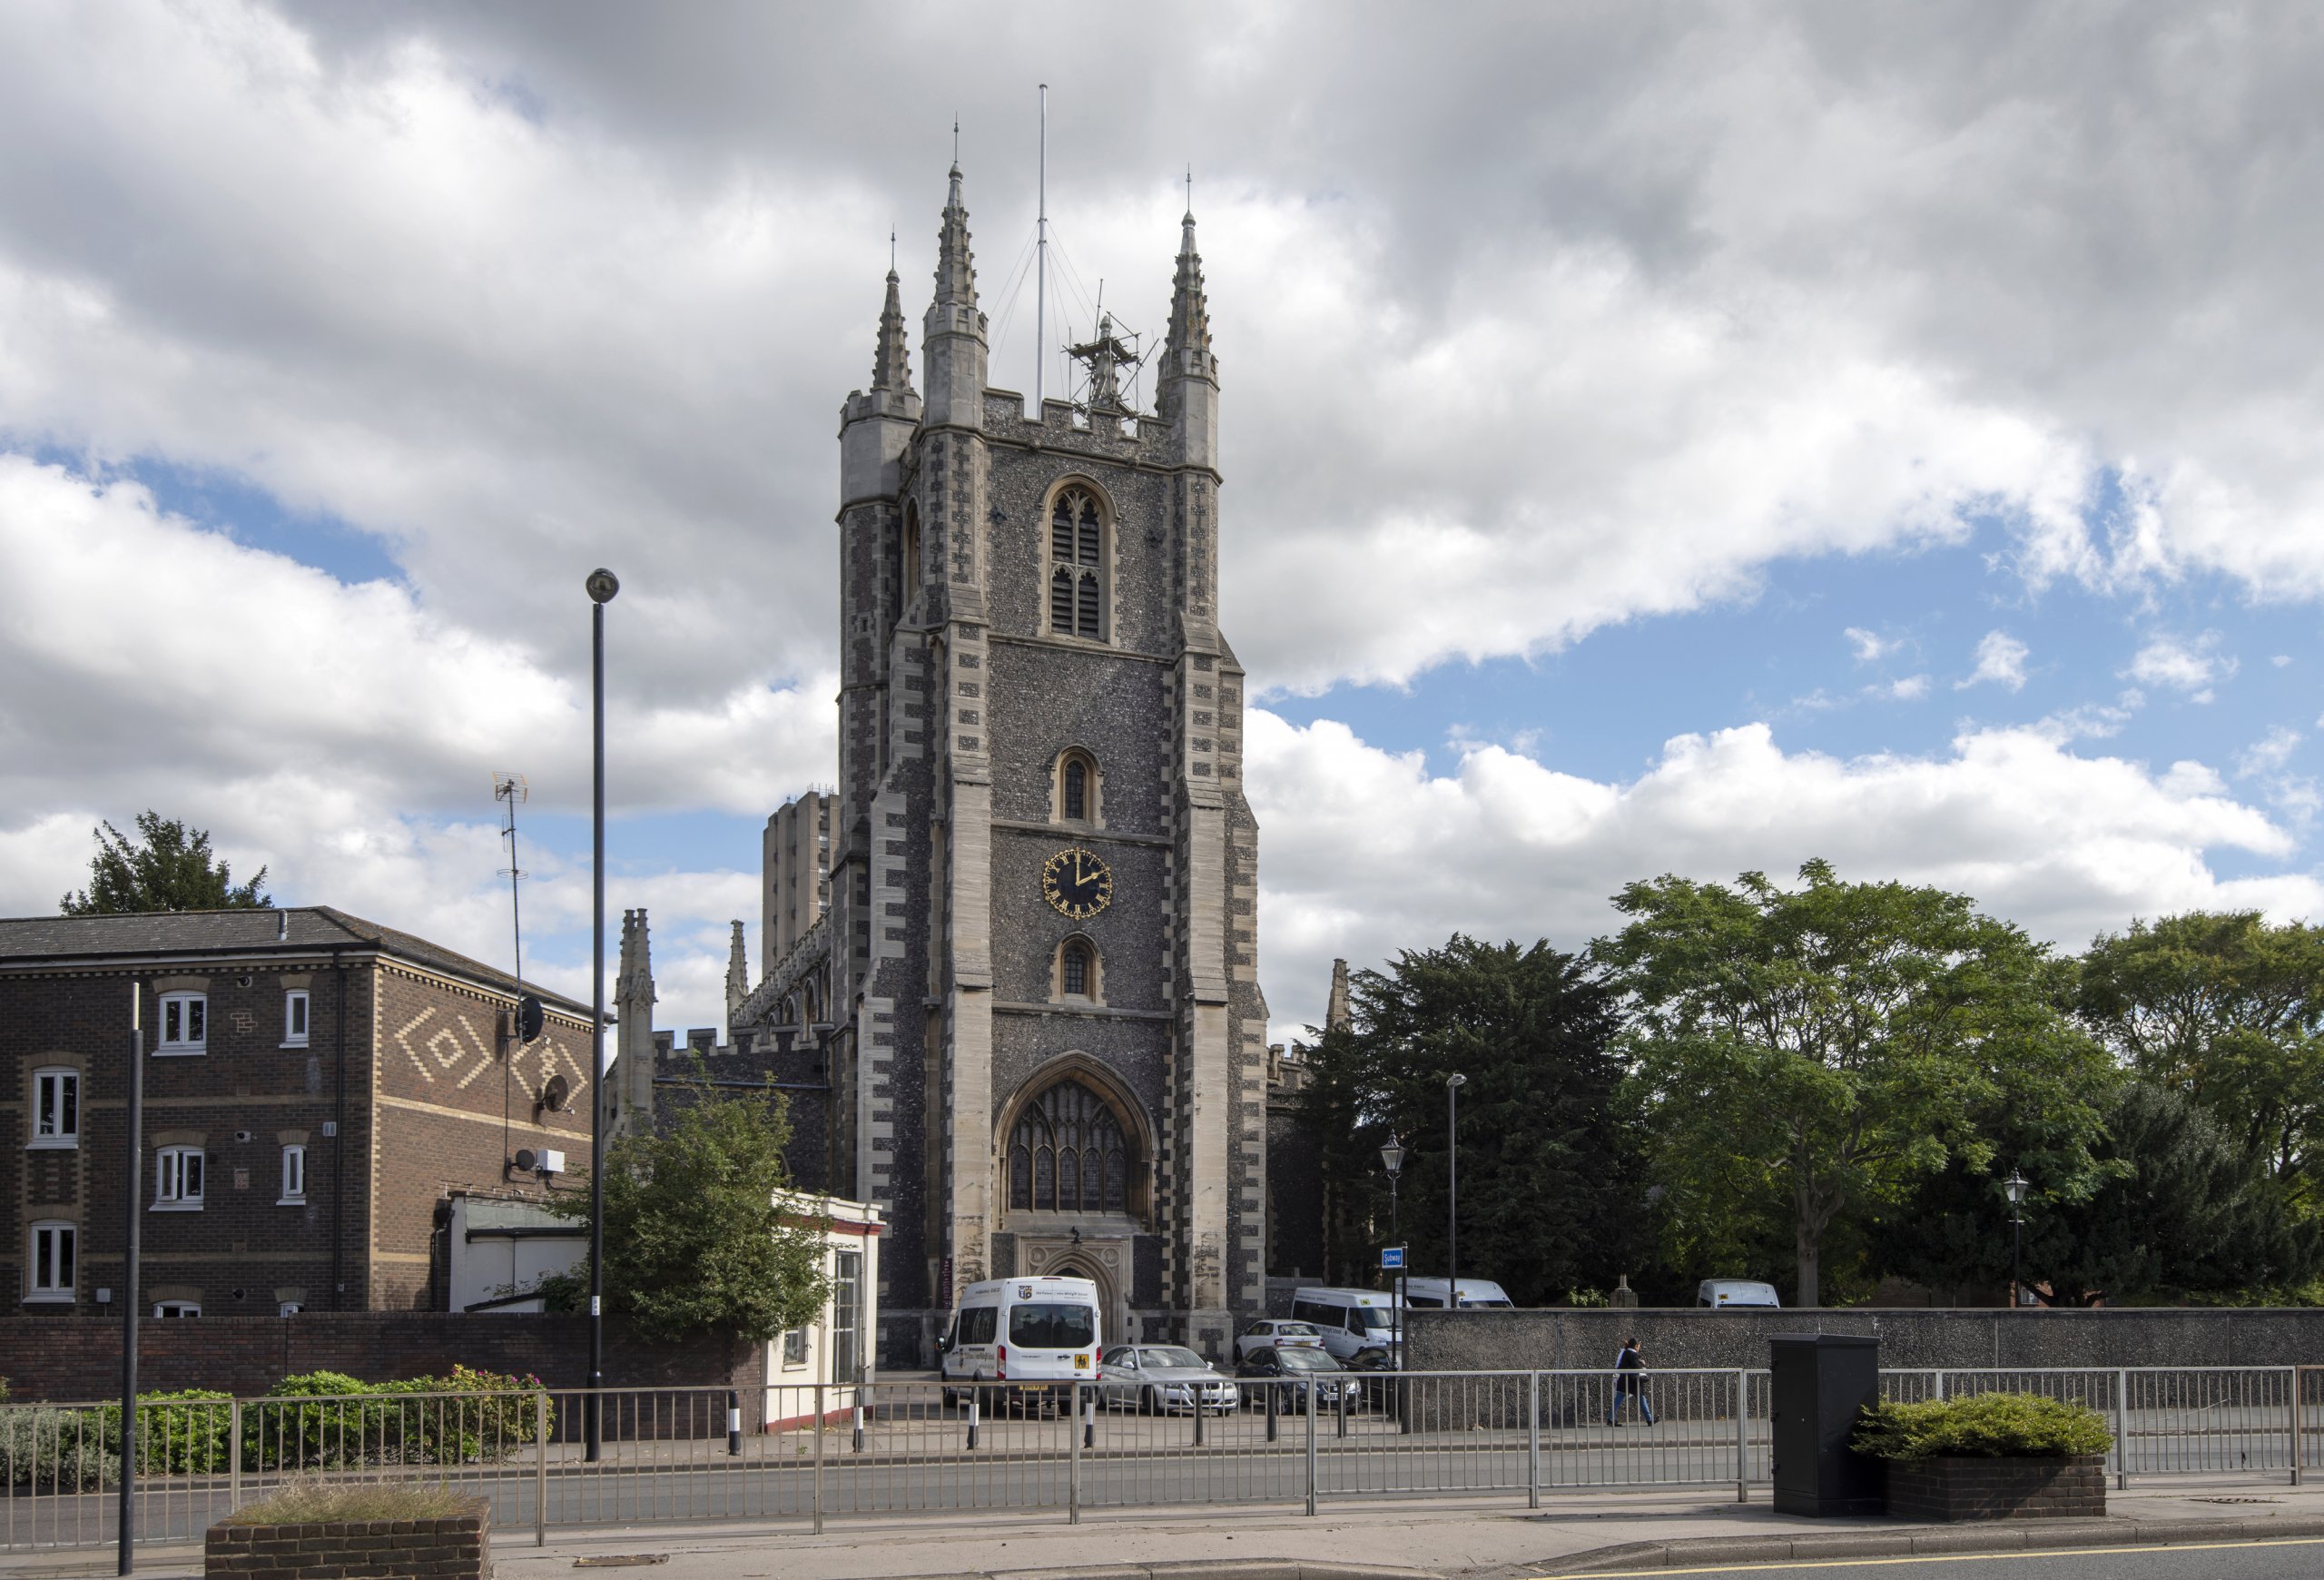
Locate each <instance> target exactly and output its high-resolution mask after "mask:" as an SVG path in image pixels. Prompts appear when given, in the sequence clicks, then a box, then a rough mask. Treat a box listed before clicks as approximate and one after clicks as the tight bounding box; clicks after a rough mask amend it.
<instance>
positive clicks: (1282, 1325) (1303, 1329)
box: [1275, 1322, 1322, 1338]
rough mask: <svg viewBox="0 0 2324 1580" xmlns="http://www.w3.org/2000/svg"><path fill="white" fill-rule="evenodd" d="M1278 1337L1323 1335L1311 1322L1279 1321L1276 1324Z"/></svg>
mask: <svg viewBox="0 0 2324 1580" xmlns="http://www.w3.org/2000/svg"><path fill="white" fill-rule="evenodd" d="M1275 1337H1276V1338H1320V1337H1322V1336H1321V1335H1320V1334H1318V1333H1317V1332H1316V1331H1315V1325H1314V1324H1313V1323H1309V1322H1278V1323H1276V1324H1275Z"/></svg>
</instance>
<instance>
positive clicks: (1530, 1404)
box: [1525, 1371, 1541, 1508]
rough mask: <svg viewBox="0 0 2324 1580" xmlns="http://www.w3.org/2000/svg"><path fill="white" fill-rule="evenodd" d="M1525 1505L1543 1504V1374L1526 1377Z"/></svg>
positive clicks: (1534, 1373)
mask: <svg viewBox="0 0 2324 1580" xmlns="http://www.w3.org/2000/svg"><path fill="white" fill-rule="evenodd" d="M1525 1506H1526V1507H1527V1508H1539V1507H1541V1373H1540V1372H1538V1371H1537V1372H1531V1373H1529V1374H1528V1375H1527V1376H1526V1378H1525Z"/></svg>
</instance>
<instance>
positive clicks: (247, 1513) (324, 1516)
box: [218, 1477, 482, 1526]
mask: <svg viewBox="0 0 2324 1580" xmlns="http://www.w3.org/2000/svg"><path fill="white" fill-rule="evenodd" d="M481 1501H482V1500H481V1499H479V1498H478V1497H476V1496H474V1495H472V1494H468V1493H463V1492H458V1491H455V1490H454V1489H453V1488H451V1487H448V1486H443V1485H441V1484H440V1483H437V1482H432V1481H367V1482H362V1483H359V1484H358V1485H356V1486H338V1485H332V1484H329V1483H325V1482H320V1481H316V1480H312V1479H310V1478H307V1477H300V1478H299V1479H297V1480H294V1481H291V1482H290V1483H289V1484H287V1485H286V1486H284V1487H283V1488H282V1490H281V1491H280V1492H278V1493H276V1494H275V1495H274V1496H272V1497H270V1498H266V1499H264V1500H263V1501H261V1502H259V1503H253V1504H249V1505H246V1506H243V1507H242V1508H240V1509H237V1510H236V1511H234V1512H233V1513H232V1514H230V1515H228V1516H226V1517H225V1518H224V1519H222V1520H220V1521H219V1522H218V1523H219V1524H220V1525H223V1526H311V1525H323V1524H327V1523H332V1522H338V1521H349V1522H352V1521H358V1520H366V1521H368V1520H442V1519H452V1518H455V1517H457V1516H460V1515H464V1514H468V1513H471V1512H473V1511H474V1510H475V1508H476V1506H477V1505H478V1503H479V1502H481Z"/></svg>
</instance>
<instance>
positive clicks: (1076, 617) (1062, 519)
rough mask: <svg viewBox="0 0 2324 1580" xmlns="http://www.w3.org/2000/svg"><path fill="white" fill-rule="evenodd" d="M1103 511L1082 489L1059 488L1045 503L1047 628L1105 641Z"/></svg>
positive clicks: (1096, 500) (1061, 635) (1092, 639)
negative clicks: (1048, 564)
mask: <svg viewBox="0 0 2324 1580" xmlns="http://www.w3.org/2000/svg"><path fill="white" fill-rule="evenodd" d="M1105 542H1106V528H1105V514H1104V512H1103V511H1102V510H1101V509H1099V507H1098V499H1097V496H1096V495H1094V494H1093V493H1091V492H1090V491H1089V490H1088V489H1063V490H1061V491H1060V492H1059V494H1058V496H1057V499H1056V502H1055V503H1053V504H1052V505H1051V506H1050V507H1049V559H1050V562H1051V564H1052V565H1053V566H1054V569H1053V571H1052V572H1051V574H1050V578H1049V629H1050V631H1052V632H1053V633H1055V634H1056V635H1058V636H1060V637H1088V639H1089V640H1091V641H1093V642H1102V641H1104V640H1105V639H1106V551H1105Z"/></svg>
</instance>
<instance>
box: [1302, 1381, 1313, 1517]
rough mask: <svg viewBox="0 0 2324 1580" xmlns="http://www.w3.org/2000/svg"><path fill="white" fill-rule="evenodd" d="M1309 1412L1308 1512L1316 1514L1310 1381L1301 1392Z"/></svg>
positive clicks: (1311, 1384)
mask: <svg viewBox="0 0 2324 1580" xmlns="http://www.w3.org/2000/svg"><path fill="white" fill-rule="evenodd" d="M1299 1393H1300V1399H1301V1402H1302V1404H1303V1405H1304V1406H1305V1409H1306V1412H1307V1512H1308V1513H1309V1514H1311V1515H1312V1514H1314V1513H1315V1382H1314V1381H1313V1379H1310V1380H1309V1382H1308V1383H1307V1385H1306V1386H1305V1387H1303V1388H1301V1389H1300V1390H1299Z"/></svg>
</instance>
